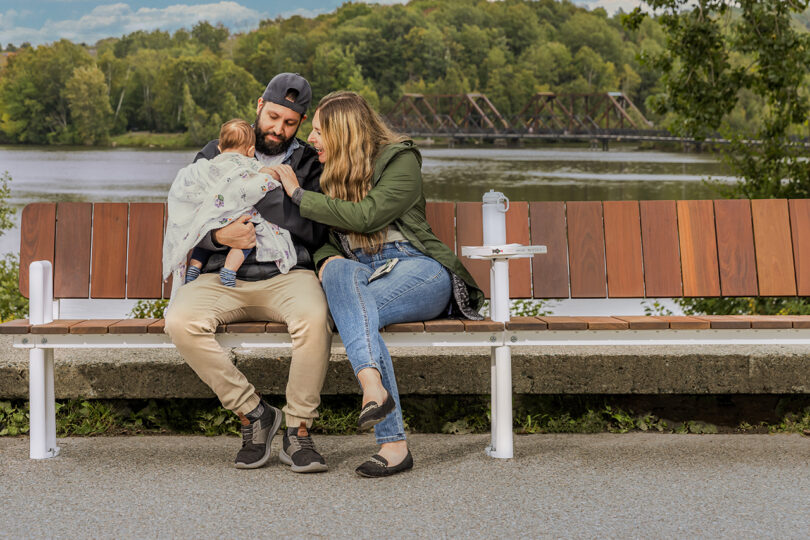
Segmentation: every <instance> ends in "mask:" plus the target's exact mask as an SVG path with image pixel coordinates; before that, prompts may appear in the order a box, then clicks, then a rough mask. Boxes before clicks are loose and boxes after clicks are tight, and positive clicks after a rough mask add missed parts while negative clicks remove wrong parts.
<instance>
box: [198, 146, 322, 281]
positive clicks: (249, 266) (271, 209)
mask: <svg viewBox="0 0 810 540" xmlns="http://www.w3.org/2000/svg"><path fill="white" fill-rule="evenodd" d="M298 142H299V144H300V146H299V147H298V148H297V149H296V150H295V151H294V152H293V153H292V155H291V156H290V159H289V161H288V162H287V163H288V164H289V165H290V167H292V169H293V170H294V171H295V175H296V176H297V177H298V183H299V184H301V187H302V188H304V189H306V190H309V191H317V192H319V193H320V191H321V185H320V178H321V170H322V166H321V163H320V161H318V154H317V153H316V152H315V150H314V149H313V148H312V147H311V146H309V145H308V144H307V143H305V142H303V141H301V140H300V139H299V140H298ZM218 144H219V140H218V139H215V140H213V141H211V142H209V143H208V144H206V145H205V147H204V148H203V149H202V150H200V151H199V152H198V153H197V155H196V156H195V157H194V161H197V160H198V159H201V158H205V159H213V158H214V157H216V156H218V155H219V153H220V152H219V148H217V145H218ZM254 207H255V208H256V210H258V211H259V214H261V216H262V217H263V218H264V219H266V220H267V221H269V222H270V223H275V224H276V225H278V226H279V227H281V228H283V229H287V230H288V231H289V232H290V235H291V236H292V241H293V244H294V245H295V254H296V255H297V257H298V263H297V264H296V265H295V266H294V267H293V269H308V270H313V269H314V268H315V267H314V265H313V264H312V253H314V252H315V250H316V249H318V248H319V247H321V246H322V245H323V244H324V242H326V235H327V231H328V228H327V227H325V226H323V225H321V224H320V223H315V222H314V221H310V220H308V219H304V218H302V217H301V214H300V212H299V209H298V205H296V204H295V203H293V202H292V200H291V199H290V198H289V197H287V195H286V194H285V193H284V189H282V188H280V187H279V188H278V189H274V190H272V191H268V192H267V195H265V196H264V198H263V199H262V200H260V201H259V202H258V203H256V204H255V205H254ZM199 247H201V248H205V249H208V250H211V251H215V252H216V253H213V254H212V255H211V257H210V258H209V259H208V262H207V263H206V264H205V266H204V267H203V270H202V271H203V272H204V273H208V272H219V270H220V269H221V268H222V267H223V266H224V265H225V257H226V256H227V255H228V250H229V248H228V247H226V246H220V245H218V244H217V245H215V244H214V243H213V241H212V239H211V235H210V234H208V235H206V236H205V237H204V238H203V240H202V241H201V242H200V244H199ZM279 273H280V272H279V270H278V267H277V266H276V264H275V263H273V262H259V261H257V260H256V250H255V249H254V250H253V251H252V252H251V253H250V255H248V257H247V259H245V262H244V263H242V266H241V267H240V268H239V270H238V271H237V272H236V277H237V278H239V279H242V280H245V281H259V280H261V279H268V278H271V277H273V276H275V275H277V274H279Z"/></svg>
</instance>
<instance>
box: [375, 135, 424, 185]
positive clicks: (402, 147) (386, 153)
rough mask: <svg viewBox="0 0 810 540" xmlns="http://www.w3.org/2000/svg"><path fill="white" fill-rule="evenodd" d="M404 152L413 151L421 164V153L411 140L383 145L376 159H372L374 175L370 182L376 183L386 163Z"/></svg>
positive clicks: (420, 164)
mask: <svg viewBox="0 0 810 540" xmlns="http://www.w3.org/2000/svg"><path fill="white" fill-rule="evenodd" d="M404 152H413V153H414V154H415V155H416V160H417V161H418V162H419V166H420V167H421V166H422V154H421V153H420V152H419V149H418V148H417V147H416V144H414V142H413V141H412V140H410V139H407V140H404V141H402V142H397V143H392V144H389V145H386V146H384V147H383V149H382V150H380V155H379V156H377V159H376V160H375V161H374V176H373V177H372V178H371V182H372V183H373V184H376V183H377V181H378V180H379V179H380V177H381V176H382V173H383V171H384V170H385V168H386V167H387V166H388V164H389V163H391V161H392V160H393V159H394V158H395V157H397V156H398V155H400V154H402V153H404Z"/></svg>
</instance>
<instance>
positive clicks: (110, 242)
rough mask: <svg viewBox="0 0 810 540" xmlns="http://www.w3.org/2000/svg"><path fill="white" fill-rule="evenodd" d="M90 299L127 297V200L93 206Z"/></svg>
mask: <svg viewBox="0 0 810 540" xmlns="http://www.w3.org/2000/svg"><path fill="white" fill-rule="evenodd" d="M93 206H94V208H93V264H92V267H93V270H92V275H91V278H90V281H91V283H90V297H91V298H125V297H126V281H125V279H126V271H127V266H126V264H127V210H128V205H127V204H126V203H96V204H94V205H93Z"/></svg>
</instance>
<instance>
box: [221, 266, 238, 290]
mask: <svg viewBox="0 0 810 540" xmlns="http://www.w3.org/2000/svg"><path fill="white" fill-rule="evenodd" d="M219 280H220V281H221V282H222V284H223V285H225V286H226V287H236V270H228V269H227V268H223V269H222V270H220V271H219Z"/></svg>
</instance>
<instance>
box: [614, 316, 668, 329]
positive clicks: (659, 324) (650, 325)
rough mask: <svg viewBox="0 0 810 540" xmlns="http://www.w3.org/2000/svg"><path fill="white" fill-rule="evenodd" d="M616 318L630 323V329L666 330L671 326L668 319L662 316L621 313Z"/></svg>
mask: <svg viewBox="0 0 810 540" xmlns="http://www.w3.org/2000/svg"><path fill="white" fill-rule="evenodd" d="M616 318H617V319H620V320H622V321H625V322H626V323H628V324H629V325H630V330H666V329H667V328H669V323H668V322H667V321H664V320H661V319H660V318H658V317H655V316H652V315H638V316H628V315H621V316H617V317H616Z"/></svg>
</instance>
